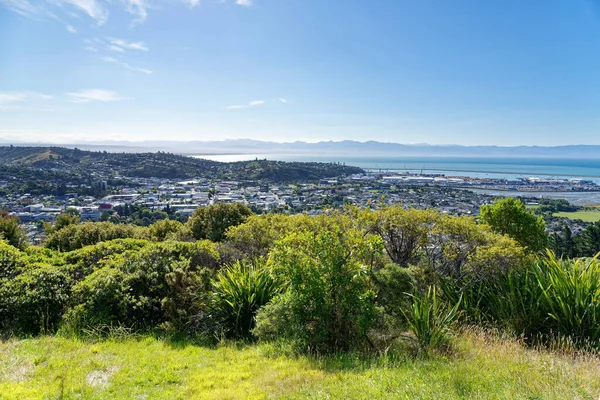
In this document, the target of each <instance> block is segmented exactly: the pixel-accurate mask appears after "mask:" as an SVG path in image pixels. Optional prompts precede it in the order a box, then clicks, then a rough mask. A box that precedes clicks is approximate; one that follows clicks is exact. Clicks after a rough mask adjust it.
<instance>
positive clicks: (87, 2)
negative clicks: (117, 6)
mask: <svg viewBox="0 0 600 400" xmlns="http://www.w3.org/2000/svg"><path fill="white" fill-rule="evenodd" d="M53 1H55V2H57V3H59V4H60V3H61V2H63V3H68V4H71V5H73V6H75V7H77V8H78V9H80V10H81V11H83V12H85V13H86V14H87V15H89V16H90V17H91V18H93V19H95V20H96V22H97V23H98V25H104V23H105V22H106V21H107V20H108V10H107V9H106V8H104V6H103V5H102V4H101V3H100V2H99V1H96V0H53Z"/></svg>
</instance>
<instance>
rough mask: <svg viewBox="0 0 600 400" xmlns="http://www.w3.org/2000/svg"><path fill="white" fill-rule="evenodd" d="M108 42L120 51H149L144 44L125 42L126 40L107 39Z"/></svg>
mask: <svg viewBox="0 0 600 400" xmlns="http://www.w3.org/2000/svg"><path fill="white" fill-rule="evenodd" d="M108 41H109V42H110V43H112V44H113V45H114V46H118V47H120V48H122V49H128V50H139V51H148V50H150V49H149V48H148V46H146V44H145V43H144V42H127V41H126V40H123V39H117V38H108Z"/></svg>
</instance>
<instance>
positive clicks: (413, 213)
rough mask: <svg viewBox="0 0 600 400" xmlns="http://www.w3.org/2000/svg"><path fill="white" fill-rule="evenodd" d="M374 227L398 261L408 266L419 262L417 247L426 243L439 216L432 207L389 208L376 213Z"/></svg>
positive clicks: (390, 253) (393, 259)
mask: <svg viewBox="0 0 600 400" xmlns="http://www.w3.org/2000/svg"><path fill="white" fill-rule="evenodd" d="M374 216H375V222H374V224H373V227H372V228H371V229H372V230H373V231H374V232H376V233H377V234H378V235H379V236H381V238H382V239H383V241H384V243H385V249H386V251H387V253H388V255H389V256H390V258H391V259H392V261H394V262H395V263H396V264H398V265H400V266H402V267H407V266H408V265H409V264H415V263H417V262H418V254H417V250H418V249H419V248H421V247H423V246H424V244H426V243H427V236H428V232H429V231H430V226H431V224H432V223H433V222H434V221H435V220H436V219H438V218H437V217H438V216H439V215H438V214H437V213H436V212H435V211H433V210H416V209H410V210H405V209H403V208H402V207H400V206H394V207H386V208H384V209H383V210H381V211H379V212H376V213H375V214H374Z"/></svg>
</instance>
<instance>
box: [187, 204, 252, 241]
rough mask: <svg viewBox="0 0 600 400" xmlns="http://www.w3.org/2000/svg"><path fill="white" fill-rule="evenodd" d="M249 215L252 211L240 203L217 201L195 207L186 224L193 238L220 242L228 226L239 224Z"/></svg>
mask: <svg viewBox="0 0 600 400" xmlns="http://www.w3.org/2000/svg"><path fill="white" fill-rule="evenodd" d="M250 215H252V211H251V210H250V209H249V208H248V207H246V206H245V205H243V204H241V203H233V204H227V203H219V204H215V205H210V206H207V207H200V208H197V209H196V211H195V212H194V215H192V216H191V217H190V219H189V220H188V222H187V223H186V225H187V226H188V227H189V229H190V230H191V232H192V234H193V236H194V238H195V239H197V240H201V239H209V240H212V241H213V242H220V241H221V240H223V239H224V238H225V232H227V229H229V227H232V226H236V225H239V224H241V223H242V222H244V221H245V220H246V218H248V217H249V216H250Z"/></svg>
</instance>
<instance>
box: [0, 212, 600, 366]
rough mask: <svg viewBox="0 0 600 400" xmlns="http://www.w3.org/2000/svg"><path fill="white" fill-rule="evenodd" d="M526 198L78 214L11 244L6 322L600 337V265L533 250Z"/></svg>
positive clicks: (427, 342)
mask: <svg viewBox="0 0 600 400" xmlns="http://www.w3.org/2000/svg"><path fill="white" fill-rule="evenodd" d="M519 204H520V203H506V204H502V205H500V206H499V205H498V204H497V205H494V206H491V208H490V209H488V215H487V216H486V217H485V218H484V219H485V220H486V221H488V222H490V223H492V224H496V225H495V226H494V225H492V226H489V225H486V224H482V223H477V221H476V220H475V219H473V218H470V217H451V216H448V215H444V214H440V213H437V212H435V211H432V210H415V209H404V208H402V207H400V206H394V207H387V208H383V209H380V210H376V211H373V210H369V209H366V210H360V209H358V208H353V207H350V208H347V209H345V210H344V211H338V212H332V213H330V214H328V215H319V216H316V217H310V216H308V215H295V216H284V215H272V214H266V215H252V214H251V212H250V211H249V210H248V209H247V208H244V207H243V206H239V205H219V206H211V207H207V208H205V209H202V211H198V212H197V213H196V214H195V215H194V216H193V217H192V218H191V219H190V221H189V222H188V223H186V224H182V223H180V222H178V221H174V220H169V219H165V220H161V221H158V222H156V223H154V224H152V225H150V226H148V227H140V226H134V225H126V224H118V223H112V222H98V223H91V222H85V223H81V222H79V221H78V220H77V219H76V218H72V217H70V216H68V215H65V216H64V217H61V218H60V220H59V222H58V223H57V224H55V225H54V226H52V227H49V228H48V232H49V235H48V239H47V242H46V243H45V246H44V247H38V246H22V245H20V246H14V245H13V244H17V245H19V243H12V244H11V243H9V242H8V241H7V240H6V239H5V240H1V241H0V332H3V333H5V334H11V333H12V334H25V335H31V334H34V335H35V334H39V333H45V332H53V331H56V330H57V329H64V330H65V331H69V332H74V333H78V334H81V333H85V332H90V331H93V332H103V331H110V330H112V329H115V328H118V327H122V328H127V329H128V330H134V331H157V330H158V331H162V332H165V333H168V334H178V335H186V336H192V337H196V336H202V337H203V338H205V339H206V338H220V337H222V336H227V337H243V338H245V339H248V340H256V339H258V340H265V341H266V340H284V341H288V342H291V343H293V344H294V345H295V346H296V347H297V348H298V349H300V350H301V351H311V352H319V353H322V352H337V351H346V350H350V349H361V350H369V349H375V350H381V351H383V350H385V349H387V348H389V347H390V346H392V345H394V343H396V344H398V343H404V344H406V343H409V344H410V345H411V346H415V347H416V348H417V349H418V350H419V352H420V353H421V354H430V353H431V352H432V351H437V350H439V349H443V348H447V347H448V345H449V344H450V343H451V341H452V334H451V332H452V329H453V327H454V324H455V323H457V322H458V323H462V324H475V325H481V326H485V327H495V328H497V329H500V330H502V331H504V332H507V333H511V334H514V335H519V336H522V337H524V338H525V339H526V341H528V342H531V343H547V342H549V341H551V342H555V341H556V340H563V338H567V339H568V340H569V341H570V342H571V343H575V344H576V345H582V346H591V347H598V346H599V345H600V330H599V329H598V324H599V322H600V307H599V306H598V304H600V298H598V296H599V295H598V293H600V287H599V286H598V285H599V282H600V262H599V261H597V260H596V259H573V260H570V259H563V260H561V259H559V258H557V257H556V256H554V254H552V253H548V254H547V255H543V254H542V255H539V254H532V253H531V251H527V250H532V247H531V243H536V242H535V241H534V242H531V241H529V240H530V239H531V238H529V237H524V236H522V232H524V231H530V230H531V231H532V232H533V233H539V232H538V227H539V224H538V223H537V222H536V221H538V220H537V218H536V217H534V216H532V215H531V214H530V213H528V212H527V213H525V214H523V215H525V217H524V219H523V220H521V219H519V218H517V217H515V215H521V213H522V211H523V210H522V209H521V206H520V205H519ZM507 209H508V211H507ZM490 215H491V216H490ZM498 215H507V216H508V217H507V218H508V219H509V221H510V224H508V223H507V222H506V221H501V222H502V223H498V221H497V220H496V219H497V218H500V217H499V216H498ZM8 221H9V222H10V221H11V220H10V219H8ZM519 223H522V224H523V225H524V226H523V227H516V226H515V224H517V225H518V224H519ZM597 226H600V225H592V228H590V231H589V233H587V234H586V235H587V236H586V237H587V241H588V242H589V245H590V246H593V245H596V246H597V245H598V241H597V237H598V236H594V235H595V233H596V230H597V229H598V228H597ZM503 229H504V230H505V231H506V233H507V235H504V234H501V233H499V231H501V230H503ZM5 237H6V236H5ZM197 239H201V240H197ZM538 239H539V238H538ZM527 243H529V244H527ZM407 332H410V333H409V334H407ZM407 340H408V341H407Z"/></svg>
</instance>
